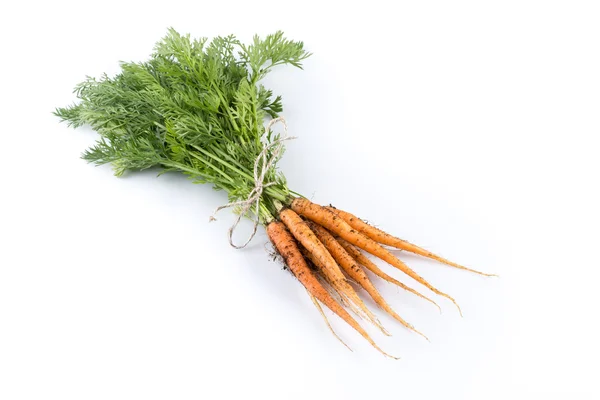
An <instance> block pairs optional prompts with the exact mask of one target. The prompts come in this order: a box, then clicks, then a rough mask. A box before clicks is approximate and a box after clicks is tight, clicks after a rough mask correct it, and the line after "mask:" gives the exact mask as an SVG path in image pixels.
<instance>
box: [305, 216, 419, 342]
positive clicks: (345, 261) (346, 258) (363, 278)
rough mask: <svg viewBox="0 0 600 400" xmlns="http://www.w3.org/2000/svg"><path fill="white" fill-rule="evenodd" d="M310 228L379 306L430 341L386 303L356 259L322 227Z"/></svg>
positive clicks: (312, 225) (312, 224)
mask: <svg viewBox="0 0 600 400" xmlns="http://www.w3.org/2000/svg"><path fill="white" fill-rule="evenodd" d="M307 225H308V227H309V228H310V229H311V230H312V231H313V232H314V233H315V235H317V238H318V239H319V240H320V241H321V243H323V244H324V245H325V248H327V250H328V251H329V253H330V254H331V255H332V256H333V258H334V259H335V261H336V262H337V263H338V265H339V266H340V267H342V269H343V270H344V271H345V272H346V274H348V275H349V276H350V277H351V278H352V279H354V280H355V281H356V282H357V283H358V284H359V285H360V286H361V287H362V288H363V289H364V290H365V291H366V292H367V293H369V295H370V296H371V298H373V300H374V301H375V303H377V305H379V306H380V307H381V308H382V309H383V310H384V311H386V312H387V313H388V314H390V315H391V316H392V317H393V318H394V319H395V320H397V321H398V322H400V323H401V324H402V325H404V326H405V327H406V328H408V329H410V330H412V331H414V332H416V333H418V334H419V335H421V336H423V337H424V338H425V339H427V340H429V339H428V338H427V336H425V335H424V334H422V333H421V332H419V331H418V330H416V329H415V327H414V326H412V325H411V324H409V323H408V322H406V321H405V320H404V319H403V318H402V317H401V316H399V315H398V314H397V313H396V312H395V311H394V310H393V309H392V308H391V307H390V306H389V304H388V303H387V302H386V301H385V299H384V298H383V296H381V294H380V293H379V291H378V290H377V288H375V286H374V285H373V283H372V282H371V280H370V279H369V277H368V276H367V274H366V273H365V271H363V270H362V268H361V267H360V266H359V265H358V264H357V263H356V261H355V260H354V258H352V256H350V254H348V252H347V251H346V250H345V249H344V248H343V247H342V245H340V244H339V243H338V241H337V240H335V238H334V237H333V235H331V233H329V232H328V231H327V229H325V228H323V227H322V226H320V225H318V224H315V223H314V222H312V221H308V222H307Z"/></svg>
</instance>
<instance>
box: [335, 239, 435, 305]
mask: <svg viewBox="0 0 600 400" xmlns="http://www.w3.org/2000/svg"><path fill="white" fill-rule="evenodd" d="M336 240H337V241H338V243H339V244H340V245H341V246H342V247H343V248H344V249H345V250H346V251H347V252H348V254H350V256H352V258H354V259H355V260H356V262H358V263H359V264H360V265H362V266H363V267H365V268H366V269H368V270H369V271H371V272H372V273H374V274H375V275H377V276H378V277H380V278H381V279H383V280H386V281H388V282H390V283H393V284H394V285H397V286H399V287H401V288H402V289H404V290H406V291H408V292H410V293H412V294H415V295H417V296H419V297H420V298H422V299H424V300H427V301H429V302H430V303H432V304H433V305H435V306H436V307H437V308H438V310H439V311H440V313H441V312H442V309H441V308H440V306H439V305H438V304H437V303H436V302H435V301H433V300H431V299H430V298H429V297H426V296H424V295H422V294H421V293H419V292H417V291H416V290H415V289H413V288H411V287H409V286H406V285H405V284H404V283H402V282H400V281H398V280H396V279H394V278H392V277H391V276H389V275H388V274H386V273H385V272H383V271H382V270H381V269H380V268H379V267H378V266H377V265H376V264H375V263H374V262H373V261H371V260H369V258H368V257H367V256H365V255H364V254H363V253H361V252H360V250H359V249H357V248H356V247H355V246H354V245H352V244H350V243H348V242H347V241H345V240H344V239H342V238H341V237H337V238H336Z"/></svg>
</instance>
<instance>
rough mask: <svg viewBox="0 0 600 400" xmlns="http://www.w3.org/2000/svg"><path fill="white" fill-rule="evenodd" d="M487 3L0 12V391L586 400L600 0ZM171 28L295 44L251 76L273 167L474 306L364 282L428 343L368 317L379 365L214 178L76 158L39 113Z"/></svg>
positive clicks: (79, 5) (595, 264) (593, 347)
mask: <svg viewBox="0 0 600 400" xmlns="http://www.w3.org/2000/svg"><path fill="white" fill-rule="evenodd" d="M33 3H36V2H33ZM392 3H397V2H389V4H392ZM494 3H495V4H494V5H492V4H491V2H478V1H453V2H442V1H438V2H435V1H434V2H427V1H426V2H401V3H399V4H396V6H395V8H392V6H391V5H388V2H383V1H370V2H368V3H366V5H360V6H359V5H356V6H355V5H336V6H334V5H329V4H328V3H326V2H323V1H321V2H315V3H314V4H311V2H296V3H294V4H289V3H286V2H242V1H240V2H227V3H221V2H212V3H211V4H205V2H179V1H169V2H161V3H160V4H152V2H136V3H132V2H123V1H119V2H113V1H105V2H102V3H94V4H91V5H89V4H88V3H84V2H65V1H53V2H37V4H31V3H27V4H22V3H19V2H11V3H7V4H6V5H4V6H3V11H2V17H1V19H2V23H1V24H0V32H1V36H0V37H1V39H0V40H1V41H2V53H3V55H2V62H1V63H0V72H1V74H0V76H2V81H3V82H2V96H1V97H0V102H1V103H2V106H1V110H2V111H1V112H2V125H3V128H2V131H3V135H2V137H3V139H2V147H1V148H2V156H1V157H0V166H1V167H2V172H3V175H2V185H1V187H2V193H3V194H2V196H1V198H0V204H1V207H0V213H1V215H0V218H1V219H0V221H1V227H0V230H1V233H2V235H3V238H2V241H1V242H0V246H1V249H2V250H1V253H0V263H1V264H0V265H1V266H0V398H1V399H6V400H12V399H62V400H66V399H109V398H110V399H165V398H174V399H175V398H176V399H197V398H202V399H223V398H231V399H236V398H240V399H241V398H244V399H254V398H256V399H282V398H285V399H305V398H309V399H321V398H330V399H337V398H344V399H367V398H374V399H398V398H411V399H439V398H444V399H506V398H513V396H515V395H517V394H521V395H525V396H529V398H536V399H537V398H542V396H543V395H549V394H554V395H557V396H558V397H565V396H569V395H570V396H571V398H578V399H588V398H589V399H591V398H597V397H595V396H594V395H596V396H598V395H599V390H598V388H597V385H596V384H595V383H594V380H597V372H598V368H597V360H598V358H599V357H600V352H599V347H598V337H599V335H600V331H599V329H598V327H597V325H596V322H597V315H598V311H597V305H598V301H599V300H600V298H599V295H598V290H597V277H598V270H599V267H600V265H599V261H598V257H597V252H596V251H595V250H597V248H598V239H599V235H598V226H599V222H600V215H599V211H598V204H599V203H600V196H599V195H598V171H599V167H600V163H599V157H598V143H597V141H596V138H597V136H598V132H599V128H600V119H599V118H598V115H599V114H598V113H599V110H600V95H599V93H600V74H599V71H600V56H599V54H600V53H599V52H598V48H599V45H600V25H599V24H598V20H599V18H600V13H599V9H598V3H597V2H593V1H588V2H584V1H574V2H568V1H563V2H560V1H553V2H548V1H504V2H494ZM168 26H173V27H175V28H176V29H178V30H179V31H181V32H190V33H192V35H194V36H213V35H216V34H229V33H231V32H235V33H236V34H238V36H239V37H241V38H242V39H247V38H249V37H250V36H251V35H252V34H253V33H255V32H258V33H260V34H266V33H270V32H273V31H274V30H276V29H283V30H284V31H285V32H286V34H287V35H288V36H290V37H291V38H294V39H300V40H304V41H305V43H306V47H307V48H308V49H309V50H310V51H312V52H314V56H313V57H312V58H310V59H309V60H308V61H307V62H306V63H305V70H304V71H299V70H295V69H293V68H281V69H278V70H277V71H276V72H275V73H274V74H273V75H272V76H271V77H269V79H268V81H267V82H266V83H267V84H268V85H269V86H271V87H273V88H274V89H275V91H276V92H280V93H282V94H283V95H284V101H285V113H284V115H285V116H286V117H287V119H288V121H289V125H290V127H291V131H292V133H293V134H294V135H297V136H299V137H300V139H298V140H296V141H294V142H293V143H290V144H289V146H288V152H287V154H286V156H285V158H284V160H283V161H282V162H281V168H282V169H283V170H284V171H285V173H286V174H287V176H288V178H289V182H290V185H291V186H292V187H293V188H294V189H296V190H298V191H300V192H302V193H304V194H306V195H308V196H309V197H311V196H312V197H313V199H314V200H315V201H317V202H322V203H329V202H332V203H334V204H335V205H337V206H340V207H343V208H347V209H349V210H352V211H354V212H355V213H356V214H358V215H360V216H363V217H365V218H367V219H369V220H370V221H373V222H375V223H378V224H379V225H381V226H382V227H384V228H385V229H387V230H389V231H391V232H394V233H396V234H398V235H399V236H402V237H405V238H406V239H409V240H411V241H413V242H415V243H417V244H422V245H423V246H425V247H427V248H429V249H431V250H433V251H436V252H439V253H440V254H442V255H445V256H447V257H448V258H451V259H454V260H457V261H459V262H463V263H465V264H467V265H469V266H473V267H475V268H480V269H482V270H486V271H493V272H497V273H499V274H500V275H501V279H483V278H480V277H478V276H473V275H470V274H468V273H461V272H458V271H455V270H452V269H450V268H447V267H444V266H441V265H439V264H436V263H434V262H427V261H423V260H422V259H418V258H416V257H411V256H405V259H406V260H407V262H409V264H410V265H411V266H413V267H414V268H415V269H416V270H417V271H418V272H419V273H422V274H423V275H424V276H425V277H426V278H427V279H429V280H430V281H431V282H432V283H434V284H435V285H437V286H438V287H439V288H441V289H442V290H445V291H447V292H449V293H451V294H453V295H454V296H455V297H456V299H457V300H458V302H459V303H460V304H461V305H462V308H463V311H464V314H465V317H464V318H463V319H461V318H460V317H459V316H458V313H457V312H456V310H455V309H454V308H453V306H452V305H451V304H450V303H449V302H448V301H444V300H443V299H442V298H437V300H438V301H439V303H440V304H441V305H442V306H443V309H444V312H443V314H442V315H441V316H440V315H439V314H438V313H437V311H436V310H435V309H434V308H433V307H431V306H429V305H428V304H427V303H425V302H422V301H419V300H417V299H415V298H413V297H411V296H408V295H407V294H405V293H402V292H400V291H399V290H396V289H395V288H393V287H391V286H390V285H385V284H379V285H378V286H379V287H380V288H381V289H382V291H383V292H384V293H385V294H386V295H387V297H389V298H390V299H391V303H392V304H393V306H395V308H396V309H397V310H398V311H399V312H400V313H401V314H402V315H404V316H405V317H406V319H408V320H409V321H411V322H413V323H414V324H415V325H416V326H417V327H418V328H420V329H421V330H422V331H424V332H426V333H427V334H428V335H429V336H430V338H431V340H432V343H431V344H429V343H427V342H425V341H423V340H421V339H420V338H419V337H418V336H416V335H414V334H411V333H410V332H407V331H406V330H404V329H402V328H401V327H400V326H398V325H397V324H395V323H394V322H393V321H392V320H391V319H390V318H387V317H385V316H384V317H382V321H383V322H384V323H385V324H386V326H388V327H389V329H390V330H391V331H392V333H393V334H394V336H393V337H392V338H384V337H382V336H381V335H380V334H377V333H376V332H375V331H374V330H371V332H372V333H373V335H374V336H375V337H376V339H377V341H378V343H380V344H381V346H382V347H383V348H385V349H386V350H388V351H389V352H391V353H393V354H397V355H400V356H402V360H401V361H392V360H389V359H385V358H384V357H382V356H381V355H380V354H378V353H377V352H375V351H374V350H373V349H372V348H370V347H369V345H368V344H366V343H364V342H363V341H362V340H361V339H360V338H359V337H358V335H357V334H355V333H354V332H352V331H351V330H350V329H349V328H347V327H345V326H343V324H342V323H340V321H338V320H334V326H335V327H336V329H337V331H338V332H339V334H340V335H341V336H342V337H343V338H344V339H345V340H346V341H347V342H348V344H350V345H351V346H352V348H353V349H354V352H352V353H351V352H349V351H347V350H346V349H345V348H344V347H343V346H342V345H340V344H339V343H338V342H337V341H336V340H335V339H334V338H333V336H332V335H331V334H330V333H329V332H328V330H327V328H326V327H325V325H324V324H323V322H322V320H321V318H320V316H319V315H318V313H317V312H316V310H315V309H314V307H313V305H312V304H311V302H310V300H309V299H308V297H307V296H306V294H305V292H304V290H303V289H302V288H301V286H300V285H299V284H298V283H297V282H296V281H295V280H294V279H293V278H292V277H291V276H290V275H289V274H288V273H286V272H284V271H282V270H281V266H280V265H279V264H277V263H274V262H271V261H270V260H269V255H268V254H267V252H266V251H265V249H264V247H263V245H264V244H265V243H266V237H265V235H264V232H262V231H261V233H260V234H259V235H258V236H257V237H256V239H255V240H254V241H253V243H252V245H251V247H250V248H248V249H247V250H244V251H235V250H232V249H230V248H229V247H228V244H227V240H226V230H227V228H228V226H229V224H230V223H231V221H232V220H233V216H232V215H229V214H227V212H224V213H222V214H221V215H220V218H219V221H218V222H216V223H214V224H211V225H209V224H208V223H207V219H208V216H209V215H210V213H211V212H212V210H213V209H214V208H215V207H216V206H217V205H221V204H223V203H224V202H225V201H226V199H225V196H224V194H222V193H216V192H214V191H212V190H211V189H210V188H209V187H202V186H195V185H192V184H191V183H189V182H188V181H186V180H185V179H184V178H182V177H181V176H178V175H174V174H172V175H167V176H162V177H160V178H158V179H157V178H156V171H150V172H145V173H136V174H130V175H128V176H126V177H124V178H122V179H117V178H114V177H113V176H112V174H111V171H110V169H109V168H108V167H106V168H94V167H92V166H89V165H87V164H86V163H85V162H83V161H82V160H80V159H79V158H78V156H79V154H80V152H81V151H82V150H84V148H85V147H86V146H87V145H89V144H91V143H92V142H93V140H94V138H95V134H94V133H93V132H91V131H90V130H88V129H81V130H78V131H73V130H69V129H67V128H66V126H65V125H59V124H58V121H57V119H56V118H54V117H53V116H52V115H51V114H50V113H51V111H52V110H53V108H54V107H56V106H62V105H66V104H68V103H70V102H71V101H73V99H74V97H73V95H72V94H71V89H72V87H73V86H74V85H75V84H76V83H78V82H79V81H81V80H82V79H83V77H84V75H86V74H87V75H93V76H97V75H99V74H100V73H102V72H105V71H107V72H109V73H111V72H116V71H117V61H118V60H141V59H144V58H145V57H147V55H148V54H149V52H150V51H151V48H152V46H153V44H154V42H155V41H156V40H157V39H158V38H160V37H161V36H162V35H163V34H164V33H165V30H166V28H167V27H168ZM387 270H388V271H391V268H388V269H387ZM392 273H393V274H394V275H395V276H397V277H400V276H401V275H400V274H399V273H395V272H392ZM532 396H533V397H532ZM573 396H574V397H573Z"/></svg>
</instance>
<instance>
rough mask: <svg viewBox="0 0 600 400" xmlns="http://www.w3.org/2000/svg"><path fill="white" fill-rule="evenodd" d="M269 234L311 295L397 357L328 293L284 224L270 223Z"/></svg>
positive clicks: (372, 344)
mask: <svg viewBox="0 0 600 400" xmlns="http://www.w3.org/2000/svg"><path fill="white" fill-rule="evenodd" d="M267 234H268V235H269V238H270V239H271V242H272V243H273V245H274V246H275V248H276V249H277V251H278V252H279V254H281V256H282V257H283V259H284V260H285V263H286V265H287V266H288V267H289V269H290V271H292V273H293V274H294V276H295V277H296V278H297V279H298V280H299V281H300V283H302V285H303V286H304V287H305V288H306V290H307V291H308V293H309V294H310V295H311V296H314V297H315V298H317V299H318V300H319V301H320V302H321V303H323V304H324V305H325V306H326V307H327V308H329V309H330V310H331V311H333V312H334V313H335V314H336V315H337V316H338V317H340V318H341V319H342V320H344V322H346V323H347V324H348V325H350V326H351V327H352V328H354V330H355V331H357V332H358V333H359V334H360V335H361V336H362V337H363V338H365V340H367V341H368V342H369V343H370V344H371V346H373V347H375V348H376V349H377V350H379V351H380V352H381V353H383V354H384V355H386V356H388V357H391V358H396V357H393V356H390V355H389V354H387V353H386V352H384V351H383V350H381V349H380V348H379V347H378V346H377V345H376V344H375V342H374V341H373V339H371V337H370V336H369V334H368V333H367V332H366V331H365V330H364V329H363V328H362V327H361V326H360V325H359V324H358V322H356V320H355V319H354V318H352V317H351V316H350V314H348V312H347V311H346V310H344V308H342V306H341V305H340V304H339V303H338V302H336V301H335V300H334V299H333V298H332V297H331V296H330V295H329V293H327V290H326V289H325V288H324V287H323V285H321V284H320V283H319V281H318V280H317V278H316V277H315V276H314V275H313V273H312V272H311V270H310V269H309V268H308V265H307V264H306V261H305V260H304V258H303V257H302V254H300V251H299V250H298V246H297V244H296V241H295V240H294V238H293V237H292V235H291V234H290V232H288V230H287V229H286V227H285V225H284V224H282V223H281V222H271V223H269V225H267Z"/></svg>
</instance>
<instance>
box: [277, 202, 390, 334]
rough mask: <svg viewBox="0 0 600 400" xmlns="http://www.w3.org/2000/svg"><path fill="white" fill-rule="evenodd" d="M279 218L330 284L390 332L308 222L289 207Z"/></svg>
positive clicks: (366, 316) (369, 318) (376, 323)
mask: <svg viewBox="0 0 600 400" xmlns="http://www.w3.org/2000/svg"><path fill="white" fill-rule="evenodd" d="M279 218H281V221H282V222H283V223H284V224H285V225H286V226H287V228H288V229H289V231H290V232H291V233H292V235H294V237H295V238H296V240H298V242H300V243H301V244H302V245H303V246H304V247H305V248H306V250H308V251H309V252H310V253H311V254H312V256H313V257H314V263H315V265H316V266H317V267H319V268H321V269H322V270H323V273H324V274H325V276H326V277H327V279H328V281H329V284H330V285H331V286H332V287H333V288H334V289H335V290H336V291H337V292H338V293H339V294H340V295H341V296H343V297H346V298H347V299H348V300H349V301H350V302H351V303H352V304H354V305H356V307H358V311H359V315H360V314H362V315H364V317H365V318H366V319H367V320H368V321H370V322H372V323H373V324H374V325H375V326H377V327H378V328H379V329H380V330H381V331H382V332H383V333H384V334H386V335H389V333H388V332H387V331H386V330H385V328H383V326H382V325H381V323H380V322H379V321H378V320H377V317H376V316H375V315H374V314H373V313H372V312H371V311H370V310H369V309H368V308H367V306H366V305H365V303H363V301H362V300H361V299H360V297H358V294H356V292H355V291H354V289H353V288H352V286H350V285H349V284H348V282H347V281H346V277H345V276H344V274H343V273H342V271H341V270H340V267H339V266H338V265H337V263H336V262H335V260H334V259H333V257H332V256H331V254H329V252H328V251H327V249H326V248H325V246H324V245H323V243H321V242H320V241H319V239H317V237H316V236H315V234H314V233H313V232H312V231H311V230H310V228H309V227H308V226H307V225H306V223H305V222H304V221H303V220H302V218H300V216H299V215H298V214H296V213H295V212H294V211H293V210H291V209H289V208H287V209H285V210H282V211H281V212H280V213H279Z"/></svg>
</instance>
